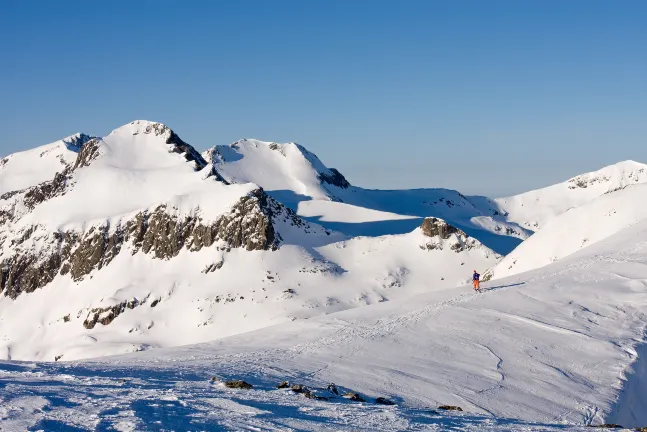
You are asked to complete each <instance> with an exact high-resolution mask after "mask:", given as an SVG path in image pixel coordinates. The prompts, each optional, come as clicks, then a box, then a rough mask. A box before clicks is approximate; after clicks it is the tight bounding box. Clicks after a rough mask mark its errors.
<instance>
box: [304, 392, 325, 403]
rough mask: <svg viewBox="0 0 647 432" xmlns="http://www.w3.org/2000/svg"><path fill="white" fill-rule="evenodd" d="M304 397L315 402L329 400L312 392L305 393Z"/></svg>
mask: <svg viewBox="0 0 647 432" xmlns="http://www.w3.org/2000/svg"><path fill="white" fill-rule="evenodd" d="M303 395H304V396H305V397H306V398H308V399H313V400H322V401H325V400H328V398H327V397H325V396H320V395H318V394H316V393H314V392H312V391H307V392H305V393H303Z"/></svg>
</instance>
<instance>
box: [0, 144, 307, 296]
mask: <svg viewBox="0 0 647 432" xmlns="http://www.w3.org/2000/svg"><path fill="white" fill-rule="evenodd" d="M84 149H85V147H84ZM56 187H58V186H51V188H50V187H49V186H48V187H47V188H46V191H51V190H53V189H52V188H54V189H55V188H56ZM39 191H41V192H42V190H41V189H39ZM41 192H38V193H41ZM47 193H48V194H49V193H50V192H47ZM39 196H40V195H39ZM278 217H283V218H284V220H286V221H287V222H288V223H292V224H293V225H296V226H300V227H301V226H305V225H306V223H305V222H304V221H303V220H302V219H300V218H299V217H298V216H297V215H296V214H295V213H294V212H293V211H291V210H289V209H287V208H285V207H283V206H282V205H281V204H279V203H278V202H276V201H275V200H273V199H272V198H269V197H268V196H267V194H265V192H264V191H263V190H262V189H256V190H254V191H252V192H251V193H250V194H248V195H246V196H244V197H242V198H241V199H240V200H239V201H238V203H236V204H235V205H234V206H233V207H232V209H231V211H230V212H229V213H227V214H224V215H222V216H220V217H219V218H218V219H216V220H215V221H213V222H210V223H206V222H204V221H203V220H202V219H201V218H200V217H199V216H185V217H179V216H177V215H175V214H172V210H171V211H169V209H167V207H166V206H165V205H161V206H159V207H157V208H156V209H155V210H153V211H151V212H148V211H146V212H141V213H139V214H137V215H136V216H135V217H134V218H133V219H131V220H129V221H127V222H125V223H124V224H119V225H117V226H115V227H111V226H110V225H108V224H106V225H103V226H96V227H91V228H90V229H89V230H88V231H86V232H85V233H83V232H75V231H69V232H56V233H53V234H51V235H50V245H51V246H52V247H49V248H44V249H42V250H41V251H39V252H37V253H34V252H33V251H32V252H22V251H20V249H19V248H16V253H15V254H14V255H13V256H12V257H10V258H8V259H5V260H4V261H3V262H1V263H0V268H1V269H2V277H1V279H0V292H4V294H5V295H6V296H8V297H11V298H14V299H15V298H16V297H17V296H18V295H19V294H20V293H22V292H27V293H29V292H33V291H34V290H36V289H37V288H41V287H43V286H45V285H47V284H48V283H49V282H51V281H52V279H53V278H54V277H55V276H56V275H57V274H58V273H59V272H60V274H61V275H66V274H68V273H69V274H70V275H71V277H72V279H73V280H75V281H78V280H81V279H83V277H84V276H86V275H88V274H89V273H90V272H91V271H93V270H95V269H97V270H100V269H101V268H103V267H104V266H106V265H108V264H109V263H110V262H111V261H112V259H113V258H114V257H115V256H117V255H118V254H119V253H120V252H121V250H122V247H123V246H124V244H126V243H128V244H130V245H132V248H131V250H132V253H133V254H135V253H137V252H139V251H141V252H143V253H146V254H152V255H153V256H154V257H155V258H159V259H170V258H172V257H174V256H176V255H177V254H178V253H179V252H180V250H182V248H186V249H189V250H191V251H199V250H200V249H202V248H203V247H209V246H212V245H213V243H215V242H216V241H217V240H220V241H224V242H226V243H227V245H228V246H227V247H228V248H229V247H233V248H245V249H247V250H250V251H251V250H276V249H278V247H279V244H280V242H281V238H280V236H279V234H278V233H277V232H276V231H275V230H274V225H273V223H274V219H275V218H278ZM32 232H33V230H31V231H29V230H28V231H27V232H25V233H24V235H22V236H21V237H20V238H21V239H22V240H20V241H26V240H27V239H28V238H29V237H30V236H31V235H32ZM221 266H222V264H221V263H215V264H213V267H211V268H209V269H208V270H209V271H214V270H216V269H218V268H220V267H221Z"/></svg>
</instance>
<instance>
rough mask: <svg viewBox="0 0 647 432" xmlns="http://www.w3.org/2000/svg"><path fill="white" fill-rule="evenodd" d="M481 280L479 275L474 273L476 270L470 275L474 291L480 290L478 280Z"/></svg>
mask: <svg viewBox="0 0 647 432" xmlns="http://www.w3.org/2000/svg"><path fill="white" fill-rule="evenodd" d="M480 278H481V275H480V274H478V273H476V270H474V274H473V275H472V281H473V282H474V289H475V290H476V291H480V290H481V281H480V280H479V279H480Z"/></svg>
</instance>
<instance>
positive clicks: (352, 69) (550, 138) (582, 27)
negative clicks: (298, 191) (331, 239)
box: [0, 0, 647, 196]
mask: <svg viewBox="0 0 647 432" xmlns="http://www.w3.org/2000/svg"><path fill="white" fill-rule="evenodd" d="M135 119H147V120H155V121H161V122H164V123H166V124H167V125H169V126H170V127H171V128H173V129H174V130H175V131H176V132H177V133H178V134H179V135H180V136H181V137H182V138H183V139H184V140H185V141H187V142H189V143H191V144H193V145H194V146H195V147H197V148H198V149H200V150H203V149H206V148H207V147H209V146H212V145H214V144H228V143H231V142H233V141H235V140H237V139H240V138H258V139H262V140H266V141H279V142H286V141H296V142H298V143H300V144H302V145H304V146H305V147H307V148H308V149H309V150H311V151H313V152H314V153H316V154H317V155H318V156H319V157H320V158H321V159H322V160H323V161H324V163H325V164H327V165H328V166H331V167H336V168H338V169H339V170H340V171H341V172H342V173H344V174H345V175H346V176H347V177H348V179H349V180H350V181H351V182H352V183H354V184H356V185H359V186H365V187H373V188H413V187H449V188H453V189H458V190H460V191H462V192H464V193H470V194H471V193H480V194H486V195H491V196H500V195H505V194H511V193H516V192H520V191H524V190H528V189H532V188H537V187H540V186H544V185H547V184H551V183H554V182H557V181H562V180H565V179H566V178H569V177H571V176H573V175H576V174H579V173H581V172H585V171H590V170H593V169H597V168H600V167H602V166H604V165H608V164H612V163H615V162H618V161H620V160H625V159H634V160H638V161H641V162H646V163H647V1H643V0H634V1H632V0H613V1H611V0H610V1H596V0H560V1H551V0H541V1H523V0H510V1H486V0H479V1H476V0H473V1H469V0H461V1H453V0H451V1H450V0H448V1H431V0H426V1H415V0H405V1H396V0H392V1H379V0H346V1H335V0H299V1H283V0H272V1H270V0H255V1H251V0H235V1H234V0H229V1H224V0H223V1H216V0H214V1H206V0H205V1H152V0H150V1H143V0H142V1H137V0H129V1H122V0H112V1H99V0H97V1H86V0H78V1H73V0H58V1H22V0H21V1H18V0H15V1H9V0H0V129H1V130H2V138H1V139H0V154H3V155H4V154H8V153H11V152H15V151H18V150H23V149H27V148H30V147H34V146H37V145H41V144H45V143H48V142H52V141H55V140H57V139H59V138H62V137H64V136H67V135H70V134H72V133H75V132H85V133H88V134H92V135H105V134H107V133H109V132H110V131H111V130H112V129H114V128H116V127H118V126H120V125H122V124H125V123H127V122H129V121H132V120H135Z"/></svg>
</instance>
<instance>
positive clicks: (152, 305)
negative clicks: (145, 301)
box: [151, 299, 161, 308]
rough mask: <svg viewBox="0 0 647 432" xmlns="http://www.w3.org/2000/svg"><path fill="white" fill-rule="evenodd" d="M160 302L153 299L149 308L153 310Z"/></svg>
mask: <svg viewBox="0 0 647 432" xmlns="http://www.w3.org/2000/svg"><path fill="white" fill-rule="evenodd" d="M160 301H161V300H160V299H155V300H153V301H152V302H151V307H152V308H154V307H155V306H157V305H158V304H159V302H160Z"/></svg>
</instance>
